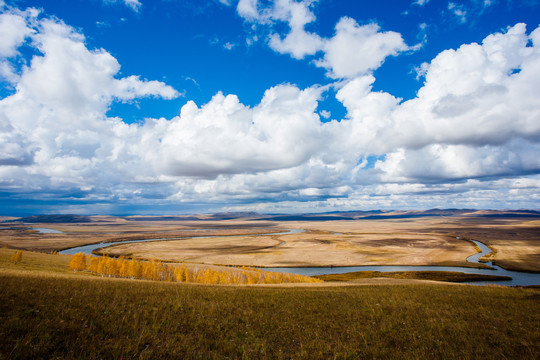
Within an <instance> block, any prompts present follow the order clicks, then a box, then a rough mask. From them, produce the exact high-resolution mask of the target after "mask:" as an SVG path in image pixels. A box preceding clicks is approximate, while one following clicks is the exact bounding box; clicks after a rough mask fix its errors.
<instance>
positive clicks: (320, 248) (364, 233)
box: [0, 216, 540, 272]
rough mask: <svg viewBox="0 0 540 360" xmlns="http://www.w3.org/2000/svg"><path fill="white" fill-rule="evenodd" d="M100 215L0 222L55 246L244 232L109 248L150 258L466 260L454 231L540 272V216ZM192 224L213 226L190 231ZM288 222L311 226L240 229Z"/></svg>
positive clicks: (20, 237)
mask: <svg viewBox="0 0 540 360" xmlns="http://www.w3.org/2000/svg"><path fill="white" fill-rule="evenodd" d="M96 219H98V220H99V222H93V223H84V224H41V225H40V224H36V225H35V227H40V226H42V227H49V228H52V229H56V230H61V231H65V232H66V233H65V234H39V233H36V232H28V231H21V230H0V243H3V244H5V245H7V246H10V247H14V248H21V249H32V250H39V251H52V250H58V249H63V248H68V247H72V246H79V245H83V244H89V243H98V242H102V241H103V242H110V241H118V240H134V239H148V238H175V237H185V236H201V235H239V236H237V237H234V238H222V239H193V240H189V239H184V240H179V241H174V240H173V241H161V242H152V243H144V244H142V243H138V244H131V245H122V246H118V247H114V248H109V249H107V250H106V251H107V252H109V253H111V254H114V255H122V254H123V255H129V256H136V257H139V258H146V259H148V258H152V257H157V258H159V259H161V260H164V261H186V262H194V263H204V264H225V265H226V264H230V265H248V266H285V267H287V266H354V265H449V264H451V265H455V266H467V265H470V264H467V263H466V262H465V259H466V258H467V256H469V255H472V254H474V253H475V251H476V249H475V247H474V245H473V244H472V243H470V242H468V241H465V240H458V239H456V238H455V237H456V236H459V237H461V238H472V239H476V240H480V241H482V242H484V243H486V244H488V246H490V247H491V248H492V249H494V250H495V255H494V261H495V262H496V263H497V264H498V265H501V266H503V267H505V268H508V269H513V270H522V271H536V272H540V221H538V220H530V219H521V218H513V219H512V218H510V219H500V218H473V217H466V216H462V217H429V218H415V219H386V220H358V221H320V222H313V221H304V222H281V223H278V222H269V221H256V222H253V221H247V220H223V221H219V222H218V221H213V222H211V221H192V220H190V221H187V220H186V221H180V220H171V221H165V220H160V221H146V220H145V221H128V220H125V219H120V218H113V217H99V218H96ZM193 228H199V229H212V228H215V229H214V230H203V231H193ZM284 228H299V229H307V230H310V231H308V232H306V233H303V234H294V235H272V236H260V237H253V236H240V235H247V234H257V233H258V234H260V233H267V232H269V231H270V230H272V229H273V230H276V229H284ZM334 232H337V233H340V234H334ZM283 242H284V244H282V243H283Z"/></svg>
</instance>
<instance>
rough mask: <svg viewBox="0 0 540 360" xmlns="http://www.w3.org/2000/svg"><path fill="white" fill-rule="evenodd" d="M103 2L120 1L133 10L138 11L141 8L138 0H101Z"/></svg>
mask: <svg viewBox="0 0 540 360" xmlns="http://www.w3.org/2000/svg"><path fill="white" fill-rule="evenodd" d="M103 2H104V3H117V2H122V3H124V5H126V6H127V7H129V8H130V9H131V10H133V11H135V12H139V10H140V9H141V6H142V3H141V2H140V1H139V0H103Z"/></svg>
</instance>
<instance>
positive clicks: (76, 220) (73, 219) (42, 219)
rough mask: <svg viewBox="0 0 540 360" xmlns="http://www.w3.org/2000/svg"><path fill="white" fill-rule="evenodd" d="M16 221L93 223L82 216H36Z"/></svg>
mask: <svg viewBox="0 0 540 360" xmlns="http://www.w3.org/2000/svg"><path fill="white" fill-rule="evenodd" d="M16 221H18V222H19V221H20V222H25V223H50V224H52V223H87V222H92V219H91V218H90V217H89V216H82V215H34V216H27V217H23V218H19V219H17V220H16Z"/></svg>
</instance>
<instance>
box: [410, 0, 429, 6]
mask: <svg viewBox="0 0 540 360" xmlns="http://www.w3.org/2000/svg"><path fill="white" fill-rule="evenodd" d="M428 2H429V0H416V1H415V2H413V4H414V5H418V6H424V5H426V4H427V3H428Z"/></svg>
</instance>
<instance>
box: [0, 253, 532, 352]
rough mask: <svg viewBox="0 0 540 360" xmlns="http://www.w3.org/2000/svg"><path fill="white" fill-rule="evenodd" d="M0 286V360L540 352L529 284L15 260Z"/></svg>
mask: <svg viewBox="0 0 540 360" xmlns="http://www.w3.org/2000/svg"><path fill="white" fill-rule="evenodd" d="M24 255H26V253H25V254H24ZM24 255H23V260H24ZM2 257H3V256H2V255H0V258H2ZM51 257H52V256H51ZM53 258H54V259H55V260H56V259H60V258H61V257H53ZM50 261H51V262H54V261H52V260H50ZM30 265H31V264H27V266H30ZM388 280H394V279H388ZM0 287H1V288H2V291H1V292H0V336H1V338H2V341H1V342H0V358H2V359H4V358H5V359H19V358H20V359H41V358H43V359H53V358H54V359H68V358H69V359H71V358H85V359H120V358H121V359H170V358H182V359H224V358H229V359H291V358H294V359H329V358H339V359H345V358H351V359H352V358H377V359H441V358H444V359H472V358H475V359H499V358H500V359H503V358H511V359H536V358H537V356H538V353H539V351H540V348H539V344H540V332H539V329H538V324H539V323H540V301H539V298H540V292H539V291H538V290H533V289H513V288H504V287H472V286H447V285H434V284H433V285H401V286H400V285H393V286H386V285H380V286H362V287H354V286H352V287H351V286H349V287H316V288H315V287H310V288H300V287H294V288H283V287H280V288H274V287H234V286H205V285H199V286H197V285H189V284H188V285H186V284H177V283H164V282H152V281H131V280H122V279H109V278H101V277H80V276H78V275H71V274H68V273H58V272H54V273H51V272H49V273H46V272H39V273H38V275H36V273H35V272H34V270H26V271H23V272H21V273H17V272H16V270H13V269H12V270H10V271H0Z"/></svg>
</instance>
